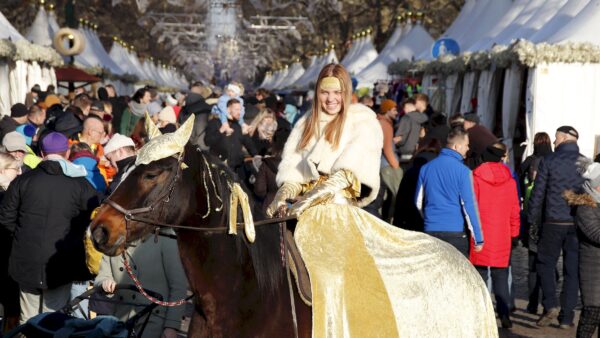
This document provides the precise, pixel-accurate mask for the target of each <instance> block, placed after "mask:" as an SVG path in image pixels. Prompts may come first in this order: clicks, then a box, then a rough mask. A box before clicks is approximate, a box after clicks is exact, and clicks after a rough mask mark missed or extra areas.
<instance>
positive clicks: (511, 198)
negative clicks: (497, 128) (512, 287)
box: [469, 144, 520, 328]
mask: <svg viewBox="0 0 600 338" xmlns="http://www.w3.org/2000/svg"><path fill="white" fill-rule="evenodd" d="M501 146H502V145H501V144H495V145H491V146H488V147H487V148H486V149H485V152H484V153H483V156H482V158H483V162H484V163H483V164H481V165H479V166H478V167H477V168H476V169H475V170H474V171H473V181H474V184H473V185H474V188H475V195H476V197H477V205H478V206H479V214H480V218H481V227H482V232H483V236H484V238H485V246H484V247H483V250H481V251H479V252H476V251H475V250H471V252H470V257H469V259H470V260H471V263H472V264H473V265H474V266H475V268H476V269H477V271H479V273H480V274H481V276H482V278H483V279H484V281H485V280H487V275H488V268H489V271H490V272H491V277H492V284H493V286H494V294H495V295H496V304H497V306H496V308H497V311H498V315H499V317H500V321H501V322H502V327H504V328H511V327H512V322H511V320H510V317H509V304H510V295H509V288H508V273H509V272H508V265H509V261H510V252H511V249H512V244H513V243H516V240H517V239H518V235H519V227H520V216H519V213H520V207H519V196H518V193H517V182H516V181H515V180H514V178H513V176H512V174H511V171H510V169H509V168H508V167H507V166H506V165H505V164H504V163H502V158H503V157H504V155H505V154H504V149H501ZM471 248H473V243H471Z"/></svg>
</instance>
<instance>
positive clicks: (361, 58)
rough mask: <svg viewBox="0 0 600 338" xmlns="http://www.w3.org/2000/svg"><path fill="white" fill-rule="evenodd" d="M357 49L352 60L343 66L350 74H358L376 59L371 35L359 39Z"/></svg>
mask: <svg viewBox="0 0 600 338" xmlns="http://www.w3.org/2000/svg"><path fill="white" fill-rule="evenodd" d="M359 48H360V49H357V51H356V54H355V55H354V57H353V58H352V60H350V61H349V62H348V64H346V65H345V66H346V69H347V70H348V72H349V73H350V74H357V73H360V72H361V71H362V70H363V69H364V68H365V67H366V66H368V65H369V64H371V62H373V60H375V59H376V58H377V55H378V54H377V50H375V46H373V41H372V37H371V35H367V36H365V37H364V38H362V39H361V42H360V46H359Z"/></svg>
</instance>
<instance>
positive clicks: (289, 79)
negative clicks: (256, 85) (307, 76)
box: [279, 61, 304, 89]
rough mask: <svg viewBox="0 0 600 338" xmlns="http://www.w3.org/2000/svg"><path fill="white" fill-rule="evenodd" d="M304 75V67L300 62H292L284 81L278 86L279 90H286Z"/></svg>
mask: <svg viewBox="0 0 600 338" xmlns="http://www.w3.org/2000/svg"><path fill="white" fill-rule="evenodd" d="M302 74H304V67H302V63H300V61H297V62H294V63H293V64H292V67H291V68H290V70H289V72H288V75H287V76H286V78H285V80H284V81H282V82H281V83H280V84H279V89H283V88H287V87H289V86H290V85H292V84H293V83H294V82H296V80H298V79H299V78H300V76H302Z"/></svg>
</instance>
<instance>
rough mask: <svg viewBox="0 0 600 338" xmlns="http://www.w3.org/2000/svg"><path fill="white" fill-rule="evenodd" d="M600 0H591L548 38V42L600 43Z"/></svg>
mask: <svg viewBox="0 0 600 338" xmlns="http://www.w3.org/2000/svg"><path fill="white" fill-rule="evenodd" d="M599 16H600V0H591V1H590V2H589V3H588V4H587V5H586V6H585V7H584V8H583V9H582V10H581V11H580V12H579V13H578V14H577V15H576V16H575V17H574V18H573V19H572V20H571V21H570V22H569V23H567V24H566V25H565V26H564V27H562V28H561V29H560V30H559V31H557V33H556V34H554V35H553V36H551V37H549V38H548V42H549V43H565V42H589V43H593V44H595V45H600V35H599V34H598V30H599V29H598V28H600V27H599V22H600V21H599V20H598V17H599Z"/></svg>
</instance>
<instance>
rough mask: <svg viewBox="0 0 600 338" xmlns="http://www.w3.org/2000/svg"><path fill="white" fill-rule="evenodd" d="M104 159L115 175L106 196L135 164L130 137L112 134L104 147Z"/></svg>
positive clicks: (133, 145)
mask: <svg viewBox="0 0 600 338" xmlns="http://www.w3.org/2000/svg"><path fill="white" fill-rule="evenodd" d="M104 157H105V158H106V159H107V160H108V161H110V164H111V165H112V167H113V168H115V169H116V171H117V173H116V174H115V176H113V178H112V181H111V182H110V184H109V186H108V191H107V194H111V193H112V192H113V191H115V189H117V187H118V186H119V184H120V183H121V181H122V180H123V178H124V177H125V176H124V175H125V173H127V172H128V171H129V170H130V169H131V168H133V167H134V164H135V159H136V156H135V143H134V142H133V140H132V139H131V138H130V137H127V136H124V135H121V134H118V133H117V134H114V135H113V136H112V137H111V138H110V140H109V141H108V143H106V145H105V146H104Z"/></svg>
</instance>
